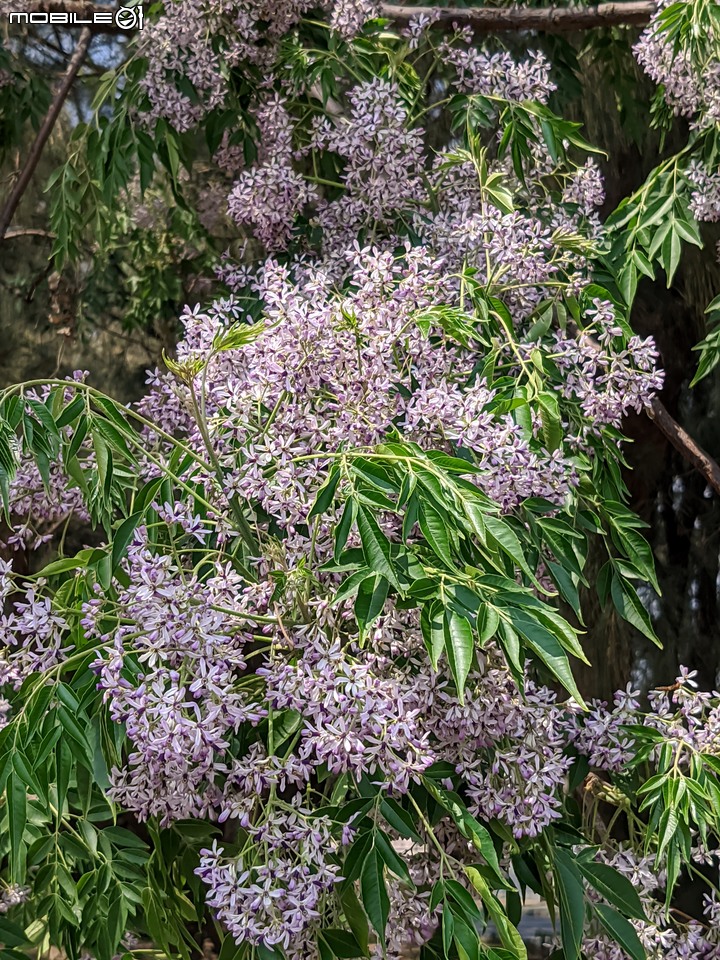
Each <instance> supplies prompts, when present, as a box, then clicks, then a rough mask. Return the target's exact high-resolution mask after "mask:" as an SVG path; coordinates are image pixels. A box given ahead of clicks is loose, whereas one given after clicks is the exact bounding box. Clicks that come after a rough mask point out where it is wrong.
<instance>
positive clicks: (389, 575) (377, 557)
mask: <svg viewBox="0 0 720 960" xmlns="http://www.w3.org/2000/svg"><path fill="white" fill-rule="evenodd" d="M357 524H358V531H359V533H360V541H361V543H362V549H363V555H364V556H365V562H366V563H367V565H368V567H370V569H371V570H374V571H375V573H379V574H381V575H382V576H383V577H385V579H386V580H388V581H389V582H390V583H391V584H392V585H393V586H394V587H395V589H396V590H397V591H398V593H402V591H401V589H400V584H399V582H398V579H397V576H396V574H395V569H394V567H393V564H392V556H391V551H390V541H389V540H388V539H387V537H386V536H385V534H384V533H383V532H382V531H381V530H380V527H379V526H378V525H377V522H376V520H375V518H374V517H373V516H372V514H371V513H370V512H369V511H368V510H367V509H366V508H365V507H363V506H359V507H358V516H357Z"/></svg>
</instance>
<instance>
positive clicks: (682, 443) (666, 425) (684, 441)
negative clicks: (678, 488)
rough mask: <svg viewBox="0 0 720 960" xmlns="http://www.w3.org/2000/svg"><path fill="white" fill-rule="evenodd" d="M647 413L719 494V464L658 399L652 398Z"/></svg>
mask: <svg viewBox="0 0 720 960" xmlns="http://www.w3.org/2000/svg"><path fill="white" fill-rule="evenodd" d="M646 409H647V415H648V416H649V417H650V419H651V420H652V421H653V422H654V423H655V426H656V427H657V428H658V430H660V432H661V433H662V434H663V435H664V436H665V437H667V439H668V440H669V441H670V443H671V444H672V445H673V446H674V447H675V449H676V450H677V451H678V453H679V454H681V456H682V457H684V459H685V460H687V461H688V463H690V464H692V466H693V467H694V468H695V469H696V470H697V471H698V473H700V474H701V475H702V476H703V477H705V479H706V480H707V482H708V484H709V485H710V486H711V487H712V488H713V490H714V491H715V493H718V494H720V465H718V464H717V463H716V461H715V460H713V458H712V457H711V456H710V455H709V454H708V453H706V452H705V451H704V450H703V449H702V447H700V446H698V444H697V443H696V442H695V441H694V440H693V438H692V437H691V436H690V434H689V433H687V432H686V431H685V430H683V428H682V427H681V426H680V424H679V423H678V422H677V420H675V419H674V418H673V417H671V416H670V414H669V413H668V411H667V409H666V408H665V406H664V405H663V404H662V403H661V402H660V401H659V400H657V399H656V400H653V402H652V405H651V406H650V407H648V408H646Z"/></svg>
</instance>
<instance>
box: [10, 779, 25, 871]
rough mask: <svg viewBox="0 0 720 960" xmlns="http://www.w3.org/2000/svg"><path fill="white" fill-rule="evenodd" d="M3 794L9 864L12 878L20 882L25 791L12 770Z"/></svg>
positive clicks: (22, 858) (22, 865)
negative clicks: (8, 843)
mask: <svg viewBox="0 0 720 960" xmlns="http://www.w3.org/2000/svg"><path fill="white" fill-rule="evenodd" d="M5 796H6V798H7V808H8V829H9V833H10V865H11V874H12V877H13V879H14V880H15V881H16V882H17V883H20V882H22V880H23V874H24V856H23V854H24V847H23V834H24V833H25V824H26V822H27V791H26V787H25V784H24V783H23V782H22V780H21V779H20V777H19V776H18V775H17V773H15V772H14V771H13V772H12V773H11V774H10V776H9V777H8V779H7V784H6V786H5Z"/></svg>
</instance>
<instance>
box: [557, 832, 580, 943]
mask: <svg viewBox="0 0 720 960" xmlns="http://www.w3.org/2000/svg"><path fill="white" fill-rule="evenodd" d="M554 855H555V883H556V886H557V897H558V902H559V904H560V930H561V933H562V944H563V948H564V951H565V957H566V960H580V948H581V946H582V939H583V929H584V927H585V894H584V890H583V883H582V876H581V875H580V871H579V870H578V868H577V865H576V864H575V861H574V860H573V859H572V858H571V857H570V855H569V854H568V853H566V852H565V850H562V849H559V848H558V849H556V850H555V854H554Z"/></svg>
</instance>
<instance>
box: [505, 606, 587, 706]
mask: <svg viewBox="0 0 720 960" xmlns="http://www.w3.org/2000/svg"><path fill="white" fill-rule="evenodd" d="M509 613H510V617H511V619H512V622H513V626H514V627H515V628H516V629H517V631H518V633H520V634H521V635H522V637H523V638H524V640H525V642H526V643H527V645H528V647H529V648H530V649H531V650H532V651H533V653H535V654H536V656H537V657H538V659H539V660H541V661H542V662H543V663H544V664H545V666H546V667H547V668H548V670H549V671H550V673H551V674H552V675H553V677H555V679H556V680H559V681H560V683H561V684H562V685H563V686H564V687H565V689H566V690H567V691H568V693H569V694H570V695H571V696H573V697H574V698H575V699H576V700H577V702H578V703H579V704H580V705H581V706H583V707H584V706H585V701H584V700H583V698H582V696H581V694H580V691H579V690H578V688H577V684H576V683H575V677H574V676H573V672H572V670H571V669H570V662H569V660H568V658H567V654H566V653H565V651H564V650H563V648H562V646H561V645H560V643H559V642H558V640H557V639H556V638H555V637H554V636H553V635H552V634H551V633H550V632H549V631H548V630H545V629H544V628H543V627H541V625H540V624H539V623H535V622H533V621H532V620H531V619H530V618H529V617H523V616H521V615H519V614H518V612H517V611H516V610H515V608H511V609H510V611H509Z"/></svg>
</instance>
